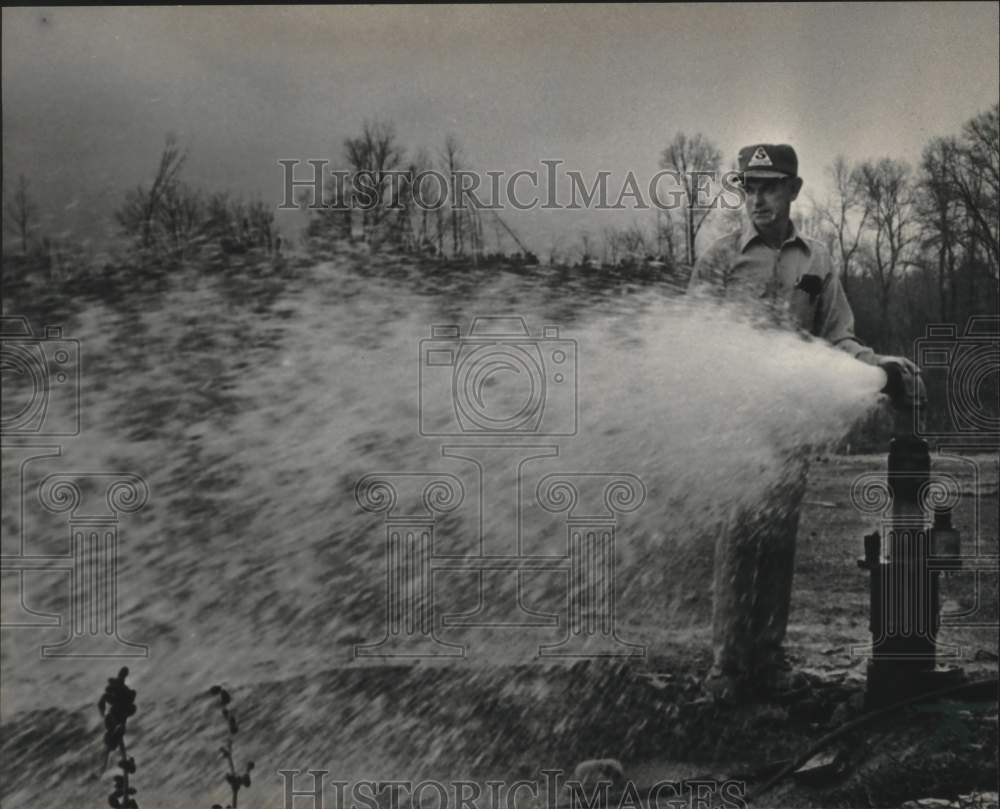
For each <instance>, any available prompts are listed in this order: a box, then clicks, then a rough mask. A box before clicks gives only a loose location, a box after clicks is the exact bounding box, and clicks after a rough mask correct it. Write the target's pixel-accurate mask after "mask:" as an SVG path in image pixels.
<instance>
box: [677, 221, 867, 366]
mask: <svg viewBox="0 0 1000 809" xmlns="http://www.w3.org/2000/svg"><path fill="white" fill-rule="evenodd" d="M789 231H790V232H789V235H788V238H786V239H785V241H784V242H783V243H782V245H781V247H780V248H777V249H775V248H773V247H770V246H769V245H768V244H767V243H766V242H765V241H764V240H763V239H762V238H761V236H760V234H759V233H758V232H757V229H756V228H755V227H754V225H753V223H752V222H749V221H747V222H745V224H744V225H743V228H742V229H741V230H737V231H734V232H733V233H730V234H728V235H726V236H723V237H722V238H721V239H719V240H718V241H717V242H715V243H714V244H713V245H712V246H711V247H709V248H708V250H707V251H706V252H705V253H704V254H703V255H702V256H701V257H700V258H699V259H698V261H697V262H696V263H695V266H694V272H693V273H692V274H691V280H690V282H689V283H688V291H692V290H697V289H709V290H712V291H713V292H716V293H718V294H720V295H723V296H724V297H726V298H737V299H743V300H753V301H758V302H763V303H764V304H765V305H766V306H767V307H768V308H770V309H771V310H772V311H777V312H780V313H782V314H783V315H784V316H786V317H790V318H791V320H792V322H793V323H794V324H795V325H796V326H798V327H799V328H801V329H803V330H804V331H807V332H809V333H810V334H812V335H815V336H816V337H822V338H823V339H825V340H827V341H829V342H830V343H832V344H833V345H835V346H837V348H840V349H843V350H844V351H847V352H848V353H849V354H851V356H854V357H857V358H858V359H860V360H862V361H868V362H870V361H871V360H872V359H873V358H874V354H873V352H872V350H871V349H870V348H868V347H866V346H864V345H862V344H861V343H860V342H859V341H858V339H857V338H856V337H855V336H854V313H853V312H852V311H851V305H850V303H849V302H848V300H847V295H846V294H845V293H844V287H843V285H842V284H841V283H840V278H839V277H838V275H837V271H836V270H835V269H834V266H833V259H832V258H831V257H830V253H829V251H828V250H827V249H826V248H825V247H824V246H823V245H822V244H820V243H819V242H817V241H815V240H814V239H809V238H807V237H805V236H802V235H800V234H799V233H798V232H796V230H795V226H794V225H790V228H789Z"/></svg>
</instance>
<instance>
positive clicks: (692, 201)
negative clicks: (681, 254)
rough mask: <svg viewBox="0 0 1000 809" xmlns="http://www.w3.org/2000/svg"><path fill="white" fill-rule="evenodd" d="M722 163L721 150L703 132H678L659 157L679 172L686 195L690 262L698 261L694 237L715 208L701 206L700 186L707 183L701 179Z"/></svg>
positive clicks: (662, 161) (715, 170)
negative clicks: (686, 133) (700, 177)
mask: <svg viewBox="0 0 1000 809" xmlns="http://www.w3.org/2000/svg"><path fill="white" fill-rule="evenodd" d="M721 164H722V152H721V151H719V148H718V147H717V146H716V145H715V144H714V143H712V142H711V141H710V140H708V138H706V137H705V136H704V135H702V134H701V133H700V132H699V133H697V134H695V135H694V136H692V137H690V138H689V137H688V136H687V135H685V134H684V133H683V132H678V133H677V134H676V135H675V136H674V139H673V141H672V142H671V144H670V145H669V146H668V147H667V148H666V149H664V150H663V154H662V156H661V158H660V168H663V169H669V170H672V171H675V172H677V174H678V175H679V177H680V183H681V187H682V188H683V189H684V198H685V231H684V232H685V242H686V246H687V262H688V264H691V265H693V264H694V262H695V259H696V258H697V256H696V251H695V239H696V238H697V236H698V231H700V230H701V226H702V225H703V224H704V223H705V219H706V218H707V217H708V215H709V214H710V213H711V212H712V208H711V207H710V206H699V197H698V195H699V189H701V190H704V186H703V185H702V184H701V183H700V182H699V174H700V173H702V172H711V173H713V174H714V173H717V172H718V170H719V166H720V165H721Z"/></svg>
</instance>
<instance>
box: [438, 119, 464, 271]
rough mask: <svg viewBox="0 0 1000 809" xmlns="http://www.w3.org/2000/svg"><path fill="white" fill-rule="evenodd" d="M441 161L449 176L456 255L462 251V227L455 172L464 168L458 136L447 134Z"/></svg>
mask: <svg viewBox="0 0 1000 809" xmlns="http://www.w3.org/2000/svg"><path fill="white" fill-rule="evenodd" d="M441 163H442V168H443V169H444V172H445V175H446V176H447V177H448V198H449V201H450V205H451V248H452V253H453V254H454V255H456V256H457V255H459V254H460V253H461V252H462V227H461V222H460V219H459V216H458V208H457V204H458V199H457V197H458V189H457V188H456V187H455V172H456V171H458V170H460V169H461V168H462V147H461V145H459V142H458V138H456V137H455V136H454V135H451V134H449V135H447V136H446V137H445V139H444V149H443V150H442V152H441Z"/></svg>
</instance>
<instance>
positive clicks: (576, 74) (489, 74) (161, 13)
mask: <svg viewBox="0 0 1000 809" xmlns="http://www.w3.org/2000/svg"><path fill="white" fill-rule="evenodd" d="M998 20H1000V18H998V7H997V6H996V5H995V4H985V3H967V4H961V5H959V6H957V7H956V6H954V5H952V4H949V5H948V7H947V8H945V5H944V4H943V3H941V4H921V5H914V4H905V5H889V4H875V5H870V6H869V5H865V6H861V5H855V4H844V5H838V6H823V5H815V4H806V5H802V6H798V5H796V6H792V5H776V4H771V5H765V6H749V5H742V4H741V5H736V6H715V5H684V6H666V7H648V6H626V7H622V8H618V7H616V8H613V9H612V8H608V7H600V6H598V7H593V6H582V7H581V6H555V7H550V6H539V7H535V6H532V7H524V6H498V7H493V6H473V7H461V8H456V7H448V8H442V7H439V6H432V7H424V6H394V7H391V8H382V9H375V8H371V7H357V6H355V7H342V8H331V7H323V8H317V7H290V8H285V7H248V8H231V7H225V8H220V7H191V8H178V7H153V8H133V7H112V8H56V9H35V8H14V9H11V8H5V9H4V10H3V97H4V102H3V112H4V118H3V120H4V123H3V135H4V145H3V169H4V177H5V187H4V193H5V198H7V197H8V196H9V189H10V187H11V181H12V180H14V179H15V178H16V177H17V176H18V175H20V174H24V175H25V176H26V177H27V178H28V180H29V182H30V183H31V188H32V192H33V196H34V197H35V200H36V202H37V203H38V205H39V208H40V211H41V213H42V217H43V225H42V226H43V228H44V229H45V230H46V231H48V232H50V233H51V234H52V235H54V236H57V237H61V238H71V239H77V240H81V239H91V240H93V242H96V243H99V242H100V241H101V240H102V239H103V238H112V237H113V234H114V233H115V232H116V231H117V228H116V226H115V223H114V219H113V212H114V210H115V208H116V207H118V205H120V204H121V202H122V199H123V196H124V194H125V192H126V191H127V190H128V189H131V188H134V187H135V186H137V185H139V184H143V183H146V184H148V182H149V181H150V179H151V177H152V174H153V173H154V171H155V166H156V162H157V160H158V158H159V154H160V152H161V150H162V148H163V143H164V140H165V137H166V135H167V134H168V133H170V132H173V133H176V134H177V136H178V139H179V141H180V143H181V145H182V146H185V147H187V148H189V149H190V157H189V160H188V164H187V166H186V168H185V171H184V175H183V176H184V179H185V180H186V181H188V182H189V183H191V184H192V185H194V186H196V187H200V188H202V189H203V190H205V191H219V190H228V191H230V192H232V193H234V194H236V195H241V196H244V197H249V198H253V197H260V198H262V199H264V200H265V201H266V202H273V203H274V204H275V205H277V204H278V203H279V202H280V200H281V194H282V184H283V179H282V171H281V166H280V165H279V164H278V162H277V161H278V160H280V159H297V160H300V161H306V160H309V159H326V160H329V161H331V164H332V165H337V164H338V163H340V162H341V148H342V143H343V140H344V139H345V138H347V137H350V136H352V135H355V134H357V133H358V132H359V131H360V129H361V126H362V123H363V121H365V120H385V121H390V122H392V123H393V124H394V125H395V127H396V130H397V133H398V139H399V142H400V144H401V145H403V146H405V147H406V149H407V154H408V156H412V155H413V154H414V152H416V151H417V150H418V149H420V148H424V149H426V150H427V151H429V152H430V153H431V154H435V153H436V152H437V151H438V149H439V147H440V145H441V143H443V141H444V138H445V136H446V134H449V133H451V134H454V135H455V136H457V138H458V139H459V141H460V143H461V144H462V146H463V149H464V152H465V154H466V155H467V157H468V162H469V164H470V165H471V166H472V167H474V168H475V169H476V170H477V171H479V172H481V173H485V172H486V171H504V172H505V173H507V174H511V173H513V172H514V171H518V170H523V169H529V170H530V169H541V168H542V166H541V161H543V160H553V159H556V160H562V161H563V165H562V170H577V171H580V172H581V173H582V174H583V175H584V176H585V177H588V178H592V177H594V176H596V175H597V173H598V172H600V171H608V172H610V173H611V178H612V179H611V181H610V185H611V187H612V188H613V189H616V188H618V187H620V184H621V181H622V180H623V179H624V178H625V176H626V175H627V174H628V173H629V172H632V173H634V174H635V175H636V176H638V177H640V178H642V177H649V176H651V175H653V174H654V173H655V172H656V171H657V169H658V161H659V156H660V152H661V151H662V149H663V148H664V147H665V146H666V145H667V144H668V143H669V141H670V139H671V138H672V137H673V135H674V134H675V133H676V132H677V131H684V132H686V133H687V134H689V135H690V134H694V133H697V132H701V133H703V134H705V135H706V136H707V137H708V138H709V139H710V140H712V141H713V142H714V143H716V145H718V146H719V147H720V149H721V150H722V153H723V168H727V167H728V166H729V165H730V164H731V163H732V161H733V160H734V159H735V156H736V152H737V150H738V149H739V148H740V147H741V146H743V145H745V144H747V143H751V142H787V143H791V144H792V145H794V146H795V148H796V150H797V151H798V153H799V159H800V174H801V175H802V176H803V178H804V180H805V190H804V196H805V197H808V196H809V195H813V196H817V197H822V196H823V194H824V192H825V187H826V186H825V178H824V170H825V168H826V166H828V165H829V164H830V163H831V162H832V160H833V158H834V157H835V156H836V155H838V154H843V155H844V156H846V157H847V158H848V159H849V160H851V161H859V160H863V159H869V158H871V159H877V158H880V157H884V156H889V157H894V158H899V159H903V160H906V161H908V162H909V163H910V164H911V165H913V166H914V167H915V165H916V163H917V162H918V160H919V157H920V151H921V149H922V148H923V146H924V145H925V144H926V143H927V141H929V140H930V139H931V138H932V137H934V136H938V135H951V134H958V132H959V131H960V129H961V126H962V124H963V123H964V122H965V121H967V120H968V119H970V118H972V117H973V116H974V115H976V114H977V113H979V112H982V111H983V110H985V109H988V108H989V107H991V106H992V105H993V104H995V103H997V97H998V96H1000V78H998V75H1000V60H998V57H997V52H996V48H995V39H996V34H997V32H998V29H1000V21H998ZM748 42H752V43H759V45H757V46H756V47H746V43H748ZM886 42H890V43H899V42H903V43H905V45H904V46H902V47H886V45H885V43H886ZM720 43H721V44H722V47H719V45H720ZM706 54H707V55H708V56H706ZM775 75H777V76H782V81H781V84H780V86H778V83H777V82H775V81H773V80H772V79H770V77H771V76H775ZM789 76H790V77H791V78H790V79H789V78H788V77H789ZM666 77H670V80H666V81H665V78H666ZM680 111H683V112H680ZM7 178H9V179H7ZM503 216H504V218H505V220H506V221H507V222H508V223H509V224H510V225H511V226H512V227H513V228H514V229H515V231H516V232H517V233H518V234H519V235H520V236H521V238H522V239H523V240H524V241H525V242H526V243H527V244H528V246H529V247H531V248H532V250H533V251H534V252H535V253H536V254H538V255H542V254H544V253H545V252H547V250H549V249H551V248H552V247H555V246H559V245H560V244H561V245H562V248H563V249H567V248H568V247H569V246H570V245H573V244H576V243H577V242H578V240H579V238H580V234H581V233H582V232H584V231H586V232H589V233H591V234H597V235H599V234H600V232H601V229H602V228H603V227H604V226H605V225H615V226H621V225H625V224H629V223H631V222H633V221H639V222H641V223H643V224H644V225H645V226H646V227H648V226H649V225H650V224H651V223H652V218H651V217H652V216H653V214H652V212H636V211H631V210H630V211H605V212H601V211H593V210H584V211H545V210H536V211H529V212H525V213H522V212H518V211H512V210H507V211H506V212H504V213H503ZM713 218H715V217H712V218H710V220H709V221H710V222H711V221H712V219H713ZM277 221H278V224H279V225H280V227H281V229H282V231H283V232H284V233H285V234H286V236H296V235H297V231H298V230H299V228H301V227H302V226H303V225H304V224H305V221H306V216H305V214H304V213H302V212H298V211H294V212H288V211H278V212H277ZM706 228H707V230H706V233H711V231H712V226H711V225H706Z"/></svg>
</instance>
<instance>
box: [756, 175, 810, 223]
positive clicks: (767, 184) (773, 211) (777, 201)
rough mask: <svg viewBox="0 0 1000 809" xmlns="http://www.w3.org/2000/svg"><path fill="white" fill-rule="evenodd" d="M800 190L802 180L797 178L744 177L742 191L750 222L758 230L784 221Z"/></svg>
mask: <svg viewBox="0 0 1000 809" xmlns="http://www.w3.org/2000/svg"><path fill="white" fill-rule="evenodd" d="M800 188H802V179H801V178H799V177H775V178H763V177H745V178H744V179H743V190H744V192H745V193H746V206H747V214H748V215H749V216H750V221H751V222H753V223H754V224H755V225H756V226H757V227H758V228H768V227H771V226H772V225H774V224H775V223H776V222H778V223H780V222H783V221H786V220H787V219H788V217H789V214H790V212H791V209H792V201H793V200H794V199H795V198H796V197H797V196H798V195H799V189H800Z"/></svg>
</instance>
